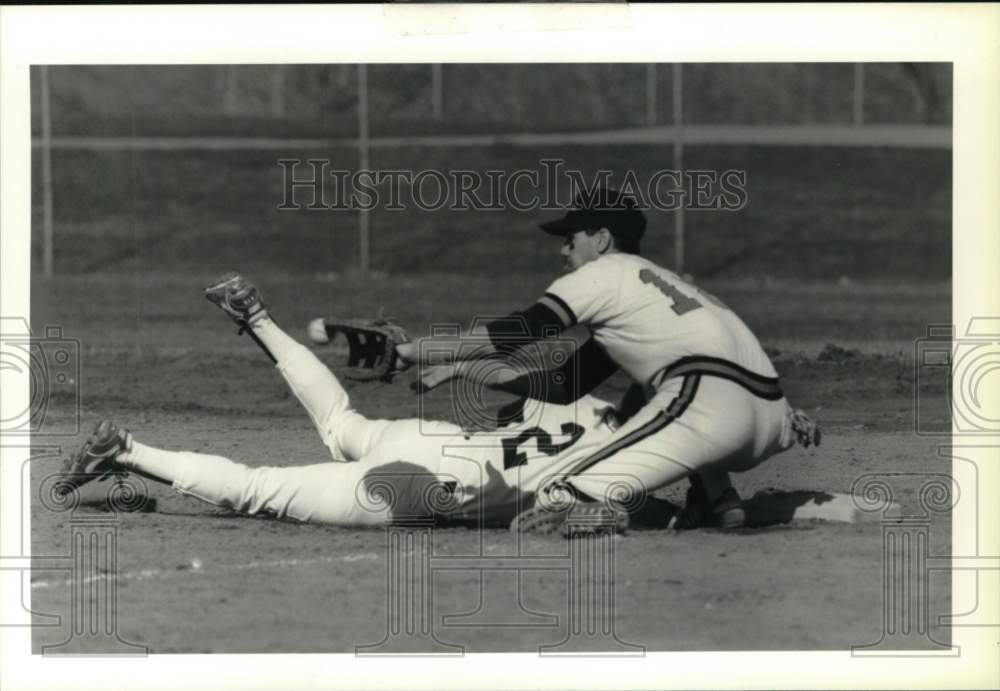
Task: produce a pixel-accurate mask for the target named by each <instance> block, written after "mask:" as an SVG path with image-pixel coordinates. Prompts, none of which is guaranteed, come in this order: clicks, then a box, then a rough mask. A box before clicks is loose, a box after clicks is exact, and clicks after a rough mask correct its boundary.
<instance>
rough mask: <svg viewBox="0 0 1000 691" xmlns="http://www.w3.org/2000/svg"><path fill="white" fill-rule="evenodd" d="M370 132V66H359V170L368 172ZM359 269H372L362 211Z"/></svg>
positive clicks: (359, 236) (359, 230)
mask: <svg viewBox="0 0 1000 691" xmlns="http://www.w3.org/2000/svg"><path fill="white" fill-rule="evenodd" d="M368 140H369V132H368V65H365V64H359V65H358V169H359V170H360V171H367V170H370V169H371V166H370V164H369V141H368ZM358 213H359V214H360V216H359V217H358V269H360V271H361V273H363V274H364V273H368V269H369V268H370V264H371V261H370V257H369V252H370V250H369V244H368V242H369V225H370V223H371V219H370V218H369V217H368V211H367V210H365V209H361V210H359V211H358Z"/></svg>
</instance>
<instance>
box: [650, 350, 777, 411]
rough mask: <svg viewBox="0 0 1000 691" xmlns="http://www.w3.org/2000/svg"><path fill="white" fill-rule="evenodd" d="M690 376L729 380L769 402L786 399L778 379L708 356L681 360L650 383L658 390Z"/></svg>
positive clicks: (655, 375)
mask: <svg viewBox="0 0 1000 691" xmlns="http://www.w3.org/2000/svg"><path fill="white" fill-rule="evenodd" d="M690 374H707V375H710V376H713V377H721V378H722V379H728V380H729V381H731V382H735V383H736V384H739V385H740V386H742V387H743V388H744V389H746V390H747V391H749V392H750V393H752V394H753V395H755V396H757V397H759V398H763V399H766V400H768V401H777V400H780V399H782V398H784V397H785V394H784V393H783V392H782V390H781V386H780V385H779V383H778V380H777V379H776V378H774V377H764V376H762V375H760V374H757V373H756V372H751V371H750V370H748V369H746V368H744V367H740V366H739V365H737V364H736V363H734V362H730V361H728V360H723V359H721V358H714V357H706V356H693V357H686V358H681V359H680V360H678V361H677V362H674V363H672V364H670V365H668V366H667V367H664V368H663V369H662V370H660V371H659V372H657V373H656V374H654V375H653V376H652V378H651V379H650V383H651V384H652V385H653V388H658V387H659V386H660V384H662V383H663V382H665V381H666V380H667V379H672V378H674V377H682V376H687V375H690Z"/></svg>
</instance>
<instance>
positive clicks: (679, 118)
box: [672, 62, 687, 274]
mask: <svg viewBox="0 0 1000 691" xmlns="http://www.w3.org/2000/svg"><path fill="white" fill-rule="evenodd" d="M681 67H682V65H681V63H678V62H675V63H674V64H673V66H672V72H673V75H672V77H673V80H672V81H673V99H672V100H673V110H674V169H675V170H676V171H677V174H678V175H679V176H680V180H681V184H682V185H683V184H684V82H683V78H684V75H683V73H682V71H681ZM681 199H682V200H683V201H682V202H681V204H680V206H679V207H677V209H676V210H675V211H674V270H675V271H676V272H677V273H678V274H680V273H683V271H684V206H685V204H686V203H687V197H686V196H685V195H681Z"/></svg>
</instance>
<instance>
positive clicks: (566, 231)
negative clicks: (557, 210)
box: [538, 218, 584, 235]
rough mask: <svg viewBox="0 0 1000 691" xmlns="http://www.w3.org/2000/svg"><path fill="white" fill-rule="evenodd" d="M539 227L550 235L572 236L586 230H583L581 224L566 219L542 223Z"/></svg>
mask: <svg viewBox="0 0 1000 691" xmlns="http://www.w3.org/2000/svg"><path fill="white" fill-rule="evenodd" d="M538 227H539V228H541V229H542V230H544V231H545V232H546V233H548V234H549V235H572V234H573V233H575V232H577V231H579V230H584V228H581V227H580V226H579V224H577V223H574V222H573V221H570V220H567V219H565V218H560V219H559V220H558V221H549V222H548V223H542V224H540V225H539V226H538Z"/></svg>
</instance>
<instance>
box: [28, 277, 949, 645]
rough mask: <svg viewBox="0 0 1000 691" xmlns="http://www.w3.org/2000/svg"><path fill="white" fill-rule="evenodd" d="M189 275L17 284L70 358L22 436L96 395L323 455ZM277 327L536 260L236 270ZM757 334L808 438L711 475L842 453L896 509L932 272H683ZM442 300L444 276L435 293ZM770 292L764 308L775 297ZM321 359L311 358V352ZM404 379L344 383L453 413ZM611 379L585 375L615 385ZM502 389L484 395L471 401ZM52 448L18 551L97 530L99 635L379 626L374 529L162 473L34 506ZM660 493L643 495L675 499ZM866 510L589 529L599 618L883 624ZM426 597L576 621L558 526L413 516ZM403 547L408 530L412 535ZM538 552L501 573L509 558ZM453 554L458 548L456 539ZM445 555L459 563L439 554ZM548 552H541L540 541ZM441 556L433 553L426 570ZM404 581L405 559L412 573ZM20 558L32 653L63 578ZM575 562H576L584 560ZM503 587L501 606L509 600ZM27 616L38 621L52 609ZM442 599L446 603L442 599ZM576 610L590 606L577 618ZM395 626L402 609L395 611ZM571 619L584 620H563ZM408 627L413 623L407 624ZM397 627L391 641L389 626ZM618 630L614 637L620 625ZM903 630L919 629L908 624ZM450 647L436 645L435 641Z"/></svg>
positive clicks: (121, 410)
mask: <svg viewBox="0 0 1000 691" xmlns="http://www.w3.org/2000/svg"><path fill="white" fill-rule="evenodd" d="M209 278H211V276H202V275H189V276H155V275H154V276H139V275H131V276H129V277H127V278H118V277H115V278H112V277H109V276H99V277H75V278H69V279H61V280H57V281H53V282H49V283H45V282H36V283H35V285H34V286H33V293H32V310H33V311H32V328H33V329H34V331H35V332H36V333H39V332H43V331H44V328H45V326H53V325H56V326H60V327H62V334H63V337H65V338H69V339H75V341H76V342H78V347H79V354H80V378H79V381H77V382H75V383H74V384H72V385H65V386H61V388H60V386H56V385H53V389H52V394H53V395H52V400H51V404H50V406H49V409H48V410H47V417H46V418H45V423H44V425H43V428H42V433H41V434H39V435H36V437H35V438H34V440H33V445H34V446H35V447H36V450H42V449H43V447H46V446H48V445H53V446H58V447H61V448H62V449H63V450H64V451H65V450H68V449H71V448H73V447H74V446H75V445H76V444H77V443H78V442H79V440H80V438H81V436H82V434H73V431H74V429H75V428H76V425H77V421H78V420H79V421H81V424H82V431H87V430H88V428H89V426H90V425H91V424H92V421H93V420H94V419H96V418H98V417H104V416H109V417H112V418H114V419H116V421H118V422H120V423H121V424H123V425H124V426H126V427H128V428H130V429H132V430H133V431H134V433H135V434H136V436H137V438H138V439H140V440H141V441H144V442H148V443H151V444H154V445H162V446H165V447H168V448H176V449H187V450H195V451H204V452H211V453H217V454H221V455H224V456H229V457H232V458H233V459H234V460H238V461H242V462H245V463H248V464H250V465H263V464H273V465H281V466H285V465H297V464H302V463H312V462H318V461H322V460H325V458H326V451H325V449H324V447H323V446H322V444H321V442H320V441H319V439H318V437H317V436H316V435H315V433H314V432H313V431H312V427H311V424H310V422H309V420H308V418H307V417H306V415H305V414H304V412H302V411H301V410H300V409H299V407H298V405H297V402H296V401H295V399H294V397H292V395H291V394H290V393H289V392H288V391H287V389H286V388H285V387H284V384H283V382H282V381H281V379H280V377H279V376H278V375H277V374H276V373H275V372H274V371H273V368H272V367H271V366H270V365H269V363H268V362H267V360H266V359H265V358H264V357H263V356H262V355H261V354H260V353H259V351H257V350H256V349H255V347H254V346H253V344H252V343H251V342H249V340H248V339H246V338H242V339H236V338H235V337H234V335H233V333H232V332H233V331H234V329H233V328H232V326H231V325H230V324H229V323H228V322H227V321H226V320H225V318H224V317H223V316H221V315H219V314H218V313H217V312H216V311H215V310H213V309H212V308H211V306H210V305H208V303H207V302H205V301H204V300H203V299H202V298H201V297H200V296H199V291H200V287H201V285H202V284H203V283H204V282H206V281H207V280H208V279H209ZM253 278H255V279H256V280H257V281H258V282H259V283H260V285H261V286H262V287H263V289H264V293H265V297H266V298H267V299H268V300H269V301H270V302H271V303H272V305H273V306H274V314H275V317H276V319H277V320H278V322H279V323H280V324H282V325H283V326H285V327H287V328H288V330H289V331H290V332H291V333H292V334H293V335H296V336H298V337H300V338H304V325H305V324H306V322H307V320H308V319H309V318H311V317H314V316H318V315H321V314H329V313H338V314H341V315H344V316H360V315H366V314H374V313H375V312H377V309H378V308H379V307H380V306H385V307H386V312H387V314H389V315H391V316H393V317H396V318H397V319H399V320H400V321H401V322H402V323H403V324H404V325H406V326H407V327H409V328H410V329H412V330H413V331H414V332H420V331H422V330H425V329H427V327H428V326H429V324H430V323H431V321H432V319H435V320H437V321H449V320H451V321H456V322H458V321H463V322H464V321H465V320H466V319H467V318H468V317H469V316H470V315H472V314H473V313H474V312H475V311H476V310H478V311H479V313H480V314H499V313H502V312H503V311H505V310H507V309H509V308H510V307H511V306H512V305H520V304H521V303H524V302H526V301H528V300H530V299H531V298H532V297H533V296H534V293H535V292H536V291H537V290H539V289H541V288H542V287H544V285H543V284H544V279H543V278H538V279H530V280H526V281H522V282H516V281H515V282H511V283H509V284H505V285H504V286H502V287H500V288H499V289H498V287H497V285H496V283H495V282H494V281H492V280H490V279H487V278H471V277H467V276H466V277H458V276H454V277H449V276H438V277H434V278H420V277H410V278H406V279H398V280H397V279H394V278H387V279H385V280H382V281H378V282H375V283H366V282H360V281H356V280H354V279H351V278H348V277H345V278H341V279H340V280H336V281H318V280H312V279H309V280H294V279H289V278H283V277H280V276H272V277H267V276H254V277H253ZM706 287H708V288H710V289H712V290H713V292H717V293H719V294H720V295H722V296H724V298H725V299H726V300H727V301H728V302H730V303H731V304H732V305H733V307H734V308H735V309H736V310H737V311H738V312H739V313H740V314H741V315H743V316H744V317H745V318H746V320H747V321H748V323H749V324H750V325H751V327H752V328H754V329H755V331H757V332H758V333H759V334H760V335H761V337H762V341H763V342H764V345H765V346H766V347H768V348H769V350H770V352H771V353H772V354H773V357H774V360H775V364H776V366H777V367H778V369H779V372H780V374H781V376H782V379H783V385H784V387H785V390H786V392H787V394H788V397H789V399H790V400H791V401H792V403H793V405H796V406H798V407H802V408H805V409H806V410H807V411H808V412H809V413H810V414H811V415H814V416H815V417H816V418H817V419H818V420H819V421H820V422H821V423H822V424H823V426H824V433H825V437H824V444H823V446H822V447H821V448H820V449H818V450H808V451H806V450H802V449H801V448H796V449H793V450H792V451H790V452H788V453H786V454H784V455H782V456H780V457H778V458H775V459H772V460H771V461H768V462H767V463H765V464H764V465H762V466H761V467H759V468H757V469H755V470H753V471H751V472H750V473H747V474H745V475H741V476H736V477H735V478H734V479H735V481H736V485H737V488H738V489H739V490H740V492H741V494H743V495H744V496H750V495H752V494H753V493H755V492H756V491H759V490H763V489H766V488H771V487H773V488H778V489H782V490H821V491H826V492H850V491H851V489H852V486H854V484H855V482H856V481H858V480H859V478H863V477H864V476H866V475H867V474H881V475H884V474H886V473H908V474H911V475H912V477H913V478H916V480H917V481H916V482H915V483H909V484H904V485H900V486H899V487H896V488H895V489H896V492H895V496H894V500H895V501H897V502H899V503H900V504H901V505H902V506H903V509H904V511H911V512H912V511H917V510H919V507H920V504H919V496H918V494H919V492H920V484H919V478H920V477H924V476H929V474H931V473H944V474H948V473H949V471H950V467H949V464H948V461H947V460H946V459H943V458H940V457H939V456H938V455H937V450H936V446H937V444H939V443H945V441H946V440H945V439H944V438H941V437H933V436H919V435H917V434H915V433H914V425H915V413H914V410H915V408H914V402H915V400H916V397H918V396H919V400H920V402H921V407H922V409H924V410H926V411H929V412H928V413H927V418H926V420H924V422H923V423H922V424H924V426H925V428H926V427H929V428H931V431H934V430H935V429H936V430H937V431H943V430H945V429H947V428H948V418H947V406H946V397H945V386H946V382H945V380H944V377H943V376H935V375H934V373H929V376H927V375H928V373H923V372H921V373H919V374H920V376H917V374H918V373H917V372H916V371H915V369H914V359H913V352H914V342H915V341H916V340H917V339H919V338H921V337H922V336H923V335H924V334H925V331H926V326H927V325H928V324H939V323H947V322H949V321H950V307H949V305H950V296H948V295H947V291H942V290H939V289H937V288H936V287H933V286H931V287H924V286H879V285H869V284H864V285H852V286H843V285H839V286H838V285H819V284H814V285H806V284H797V285H794V286H792V285H776V284H770V285H764V284H755V283H747V284H729V285H726V284H720V285H712V284H708V285H707V286H706ZM457 296H460V297H457ZM776 306H777V307H776ZM324 357H329V355H328V354H327V355H324ZM409 377H412V375H405V376H404V377H403V378H402V379H401V380H400V381H398V382H397V383H396V384H393V385H391V386H382V385H367V386H361V385H354V386H350V387H349V390H350V393H351V395H352V397H353V399H354V401H355V405H356V407H357V408H358V409H359V410H361V411H362V412H364V413H366V414H368V415H370V416H381V417H404V416H413V415H417V414H420V415H423V416H425V417H432V418H445V419H454V411H453V410H452V408H451V400H450V398H449V397H448V395H447V392H446V391H435V392H432V393H431V394H429V395H428V396H426V397H424V398H422V399H417V398H415V397H414V396H413V394H412V393H411V392H410V391H409V389H408V387H407V386H406V384H407V383H408V381H409V379H408V378H409ZM623 387H624V382H623V381H621V380H614V381H612V382H610V383H609V384H608V385H607V386H606V388H605V390H604V391H603V392H602V393H604V394H606V395H607V396H608V397H614V396H616V395H619V394H620V393H621V391H622V389H623ZM504 400H505V399H504V398H503V397H501V396H497V398H496V400H495V401H492V402H494V403H501V402H502V401H504ZM57 467H58V458H56V457H55V452H54V451H53V454H52V455H45V454H42V455H41V456H40V457H39V458H38V460H37V461H36V462H34V463H32V465H31V474H30V476H31V483H32V492H31V497H32V504H31V520H32V526H31V536H32V550H33V554H34V555H35V556H36V557H40V556H60V555H67V554H69V553H70V550H71V533H72V530H73V525H74V522H76V521H78V519H81V518H87V517H90V518H95V517H96V518H98V519H104V520H105V521H108V520H111V521H113V524H114V526H115V528H116V530H117V535H118V551H117V565H116V573H117V576H116V577H111V576H110V575H108V574H104V575H102V576H98V577H97V579H96V580H98V581H99V582H101V583H104V584H111V583H113V584H114V590H115V592H116V596H117V610H116V631H117V633H118V635H119V636H120V637H121V639H124V640H125V641H128V642H131V643H134V644H137V645H140V646H144V647H145V648H147V649H148V650H149V651H150V652H209V651H213V652H354V651H355V649H356V647H357V646H365V645H369V644H375V643H378V642H380V641H382V640H383V639H384V638H385V637H386V631H387V626H388V625H389V623H390V622H389V621H388V617H389V615H390V613H391V611H392V603H391V602H390V601H391V592H390V591H389V590H388V589H387V578H389V577H390V576H391V574H392V573H393V572H392V568H394V567H392V568H391V567H390V564H389V562H388V561H387V560H388V552H387V548H386V545H387V537H386V531H385V530H381V529H380V530H345V529H338V528H332V527H324V526H311V525H299V524H295V523H293V522H289V521H275V520H267V519H250V518H244V517H239V516H235V515H232V514H228V513H222V512H219V511H216V510H214V509H212V508H211V507H207V506H206V505H204V504H201V503H199V502H197V501H196V500H193V499H189V498H183V497H180V496H178V495H176V494H174V493H173V492H172V491H171V490H169V489H168V488H165V487H161V486H150V496H151V497H152V498H153V499H155V500H156V503H157V505H156V510H155V511H153V512H139V513H123V514H117V515H114V514H108V513H99V512H96V511H94V510H92V509H91V510H88V509H79V510H78V511H77V512H76V513H74V514H68V513H59V512H56V511H53V510H51V509H50V508H47V507H46V506H44V505H43V504H42V503H41V502H40V501H39V486H40V484H41V483H42V481H43V480H44V478H45V477H46V476H48V475H49V474H50V473H51V472H52V471H53V470H55V469H56V468H57ZM682 492H683V488H671V489H669V490H667V491H665V492H664V496H665V497H667V498H671V499H677V500H680V499H681V497H682ZM886 525H891V522H885V521H883V520H880V517H879V516H878V515H877V514H876V515H873V516H872V517H871V520H869V521H866V522H861V523H855V524H835V523H823V522H795V523H790V524H786V525H775V526H771V527H767V528H760V529H744V530H741V531H737V532H730V533H724V532H717V531H710V530H698V531H692V532H688V533H673V532H668V531H642V532H633V533H630V534H629V535H626V536H623V537H619V538H616V539H615V540H614V542H613V545H614V578H613V589H614V590H613V592H614V597H613V602H614V615H613V621H614V633H615V635H616V636H617V637H618V640H619V643H616V644H615V645H622V646H624V647H623V648H622V649H623V650H628V651H634V650H635V649H636V648H630V647H628V645H632V646H641V647H644V648H645V649H647V650H696V649H697V650H732V649H761V650H764V649H767V650H787V649H840V648H847V647H851V646H863V645H866V644H871V643H875V642H877V641H879V640H880V638H881V637H882V636H883V630H884V623H883V610H884V605H885V603H886V602H887V597H888V595H887V593H886V586H885V584H884V582H883V529H884V527H885V526H886ZM950 525H951V524H950V520H949V516H948V514H947V513H942V514H935V515H933V516H931V517H930V518H929V519H928V531H929V532H928V535H929V543H928V544H929V552H930V554H931V555H932V556H934V555H946V554H948V553H950V545H951V539H950ZM431 535H432V537H431V540H432V542H433V549H432V552H431V554H432V555H433V560H434V564H435V569H434V573H433V578H431V579H429V580H427V581H421V583H423V587H424V588H425V590H424V591H423V592H426V593H428V594H430V595H432V598H430V599H429V600H427V607H428V610H427V611H428V612H429V617H428V618H427V621H429V622H430V624H431V629H432V632H433V638H428V637H427V636H424V637H423V638H421V639H420V640H421V642H422V643H423V644H426V643H427V641H428V640H431V641H433V640H434V639H435V638H436V642H435V643H434V645H436V646H439V647H441V648H442V650H446V651H450V652H455V651H457V650H459V649H462V650H465V651H467V652H475V651H497V652H499V651H536V650H538V648H539V646H546V645H553V644H558V643H559V642H560V641H563V640H564V639H566V638H567V634H568V633H569V632H571V631H573V630H574V627H575V626H576V625H577V624H579V622H576V623H574V621H575V620H574V619H573V617H574V616H578V615H579V609H578V608H576V609H575V607H576V606H575V605H573V604H571V600H570V598H571V595H572V593H573V591H572V590H571V588H570V586H569V584H568V581H567V578H568V576H567V572H566V570H565V568H563V569H562V570H560V567H559V564H567V563H569V562H568V561H567V560H569V559H572V558H573V557H572V554H571V553H570V551H569V550H570V546H569V545H570V543H568V542H566V541H564V540H561V539H559V538H538V537H533V538H530V539H526V540H524V541H523V542H518V540H517V539H516V538H515V537H514V536H512V535H510V534H509V533H507V532H506V531H497V530H487V531H480V530H473V529H466V528H449V529H435V530H434V531H433V532H432V533H431ZM411 551H412V550H411ZM518 555H519V558H521V559H527V558H528V557H529V556H530V557H532V558H536V559H537V560H539V561H538V563H539V564H549V565H550V566H552V568H549V569H544V568H538V569H533V570H526V571H524V572H523V573H522V576H521V578H520V579H519V578H518V576H517V572H516V571H515V570H513V569H510V568H507V569H505V568H503V567H504V566H505V565H507V566H509V565H510V561H509V558H510V557H511V556H518ZM469 557H476V559H471V560H470V559H468V558H469ZM463 558H465V560H464V561H463ZM546 559H548V560H549V561H547V562H546V561H545V560H546ZM439 567H440V568H439ZM410 576H411V577H412V578H413V579H417V580H419V579H420V578H421V577H422V576H421V574H420V573H412V574H410ZM68 578H69V576H68V574H67V573H66V572H65V571H63V572H60V571H56V570H51V571H44V570H41V569H36V570H34V571H33V572H32V575H31V588H30V592H31V607H32V609H33V611H34V612H35V613H36V623H37V624H39V627H38V628H36V629H35V632H34V646H35V650H36V652H38V651H41V650H42V648H43V646H50V645H54V644H58V643H60V642H62V641H66V640H69V643H68V645H67V647H66V649H64V650H62V651H63V652H67V651H71V650H82V649H85V648H86V646H87V637H86V636H84V637H79V636H76V637H74V636H71V635H70V634H71V629H70V627H71V625H72V623H73V622H74V621H76V620H77V619H76V615H75V614H73V611H72V609H71V602H72V593H73V592H74V590H73V588H74V587H75V586H78V585H79V583H75V582H72V579H69V580H68ZM585 582H586V583H593V579H589V580H588V579H585ZM929 585H930V591H929V622H930V632H929V634H930V637H932V638H934V639H935V640H937V641H940V642H947V641H948V640H949V632H948V630H947V629H946V628H942V627H940V626H939V624H938V615H940V614H944V613H946V612H948V611H949V610H950V579H949V577H948V575H947V573H946V572H940V576H938V574H933V575H932V577H931V579H930V582H929ZM517 603H519V605H520V606H519V607H518V606H516V604H517ZM44 614H55V615H59V616H60V617H61V621H60V622H59V623H58V624H57V625H49V626H43V624H46V623H48V624H51V623H52V622H51V620H49V619H47V618H45V617H44V616H43V615H44ZM463 615H466V616H463ZM598 628H600V627H598ZM404 629H405V627H404ZM583 630H584V631H586V630H587V626H584V627H583ZM418 638H420V637H419V636H418ZM411 643H412V641H411ZM626 644H628V645H626ZM907 644H908V646H909V647H927V646H929V645H931V642H930V641H929V638H928V637H927V636H923V635H920V636H912V637H911V638H909V639H908V641H907ZM449 646H451V647H449Z"/></svg>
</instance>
